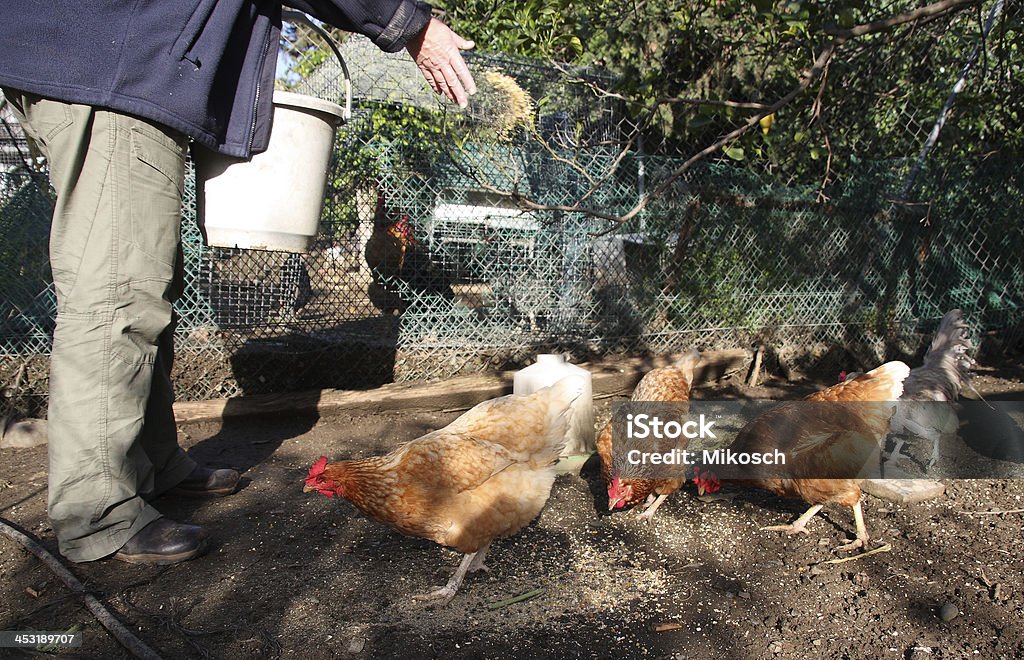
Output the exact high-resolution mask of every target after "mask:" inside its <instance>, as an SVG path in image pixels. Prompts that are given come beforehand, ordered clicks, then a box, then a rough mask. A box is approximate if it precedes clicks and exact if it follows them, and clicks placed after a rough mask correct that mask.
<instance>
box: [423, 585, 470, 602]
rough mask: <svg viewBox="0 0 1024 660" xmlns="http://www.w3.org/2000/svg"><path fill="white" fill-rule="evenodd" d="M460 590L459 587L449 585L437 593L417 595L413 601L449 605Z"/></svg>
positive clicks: (439, 588)
mask: <svg viewBox="0 0 1024 660" xmlns="http://www.w3.org/2000/svg"><path fill="white" fill-rule="evenodd" d="M458 590H459V589H458V587H453V586H452V585H450V584H449V585H446V586H443V587H438V588H437V590H436V591H431V592H430V593H429V594H417V595H415V596H413V597H412V599H413V600H415V601H439V602H438V603H437V604H438V605H447V604H448V603H449V602H451V600H452V598H455V594H456V593H457V592H458Z"/></svg>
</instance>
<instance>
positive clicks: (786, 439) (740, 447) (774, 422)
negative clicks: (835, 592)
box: [694, 362, 910, 550]
mask: <svg viewBox="0 0 1024 660" xmlns="http://www.w3.org/2000/svg"><path fill="white" fill-rule="evenodd" d="M909 373H910V368H909V367H907V365H905V364H903V363H902V362H888V363H886V364H883V365H882V366H880V367H878V368H876V369H874V370H872V371H869V372H867V373H866V374H863V375H861V376H859V377H858V378H856V379H854V380H848V381H846V382H843V383H839V384H838V385H833V386H832V387H829V388H827V389H824V390H822V391H820V392H815V393H814V394H811V395H810V396H808V397H806V398H804V401H817V402H837V403H848V404H849V403H853V404H856V405H836V406H808V405H806V404H804V403H803V402H790V403H784V404H782V405H780V406H778V407H776V408H773V409H772V410H769V411H768V412H766V413H764V414H762V415H759V416H758V417H756V418H755V419H753V420H752V421H750V422H749V423H748V424H747V425H746V426H744V427H743V428H742V429H741V430H740V432H739V434H737V436H736V438H735V440H733V442H732V443H731V444H730V445H729V449H730V450H731V451H733V452H734V453H749V454H753V453H761V454H763V453H766V452H768V453H770V452H773V451H774V450H775V449H778V450H779V451H781V452H782V453H784V454H785V455H786V463H785V464H786V466H787V468H788V469H790V470H791V471H792V473H793V474H844V475H846V474H848V475H856V474H859V473H860V472H861V470H862V469H863V468H864V467H865V464H866V459H868V460H870V459H871V458H872V457H873V458H874V459H876V460H877V458H878V456H879V451H880V447H881V443H882V441H883V440H884V439H885V436H886V434H887V433H888V432H889V423H890V420H891V418H892V416H893V413H894V412H895V407H896V404H895V402H896V400H897V399H899V397H900V394H901V393H902V392H903V381H904V380H905V379H906V377H907V375H908V374H909ZM866 450H867V451H866ZM695 473H696V475H695V477H694V482H695V483H696V484H697V490H698V492H699V493H700V494H702V495H703V494H704V493H705V492H714V491H716V490H718V488H719V484H720V483H721V482H720V480H719V479H718V478H717V476H716V475H715V474H714V473H712V472H710V471H707V470H700V469H699V468H698V469H696V470H695ZM729 481H731V482H732V483H738V484H742V485H749V486H756V487H758V488H764V489H766V490H770V491H772V492H774V493H775V494H776V495H779V496H781V497H790V498H797V499H801V500H803V501H804V502H806V503H808V504H810V505H811V507H810V508H809V509H807V511H806V512H805V513H804V514H803V515H801V516H800V517H799V518H797V519H796V520H795V521H794V522H792V523H791V524H788V525H773V526H771V527H765V528H764V529H765V530H779V531H783V532H786V533H787V534H797V533H804V534H806V533H807V530H806V529H805V526H806V525H807V521H808V520H810V519H811V518H812V517H813V516H814V514H816V513H817V512H818V511H820V510H821V508H822V507H823V506H824V505H826V504H839V505H842V506H848V507H851V508H852V509H853V516H854V521H855V523H856V526H857V538H856V540H854V541H853V542H851V543H848V544H845V545H842V546H840V547H839V548H838V549H840V550H852V549H854V548H863V547H866V546H867V542H868V540H869V538H870V537H869V535H868V532H867V528H866V527H865V525H864V513H863V510H862V509H861V503H860V497H861V490H860V484H861V482H862V481H863V479H861V478H844V479H809V478H808V479H804V478H789V479H783V478H777V479H776V478H773V479H743V480H729Z"/></svg>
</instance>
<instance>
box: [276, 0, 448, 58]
mask: <svg viewBox="0 0 1024 660" xmlns="http://www.w3.org/2000/svg"><path fill="white" fill-rule="evenodd" d="M284 4H286V5H288V6H289V7H294V8H295V9H298V10H299V11H303V12H306V13H307V14H309V15H310V16H313V17H315V18H317V19H319V20H321V21H323V22H325V23H330V24H331V25H333V26H334V27H337V28H341V29H342V30H348V31H350V32H357V33H359V34H363V35H366V36H367V37H369V38H370V40H371V41H373V43H375V44H376V45H377V47H378V48H380V49H381V50H383V51H385V52H388V53H394V52H397V51H399V50H402V49H403V48H405V44H406V43H407V42H408V41H409V40H410V39H412V38H413V37H415V36H416V35H417V34H419V33H420V32H422V31H423V29H424V28H425V27H427V23H428V22H430V12H431V6H430V5H428V4H426V3H424V2H419V1H418V0H284Z"/></svg>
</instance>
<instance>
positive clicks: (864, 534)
mask: <svg viewBox="0 0 1024 660" xmlns="http://www.w3.org/2000/svg"><path fill="white" fill-rule="evenodd" d="M852 508H853V521H854V523H855V524H856V525H857V538H856V539H854V540H853V541H850V542H849V543H845V544H843V545H841V546H839V547H837V548H836V550H856V549H857V548H863V549H865V550H867V547H868V539H870V538H871V537H870V536H869V535H868V529H867V527H866V526H865V525H864V510H863V509H862V508H861V504H860V500H858V501H857V503H856V504H854V505H853V507H852Z"/></svg>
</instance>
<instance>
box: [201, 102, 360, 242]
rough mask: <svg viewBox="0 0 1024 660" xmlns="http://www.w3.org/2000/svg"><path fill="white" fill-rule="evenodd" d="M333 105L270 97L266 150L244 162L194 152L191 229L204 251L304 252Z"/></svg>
mask: <svg viewBox="0 0 1024 660" xmlns="http://www.w3.org/2000/svg"><path fill="white" fill-rule="evenodd" d="M345 117H346V112H345V109H344V108H342V107H341V106H340V105H338V104H336V103H331V102H330V101H325V100H323V99H319V98H316V97H314V96H306V95H303V94H294V93H291V92H279V91H275V92H274V123H273V128H272V129H271V132H270V144H269V146H268V148H267V150H266V151H265V152H263V153H260V154H256V155H255V156H253V157H252V158H251V159H249V160H242V159H239V158H231V157H228V156H222V155H220V154H217V153H214V152H212V151H209V150H207V149H197V150H196V152H197V153H196V198H197V199H196V202H197V204H196V205H197V212H198V213H197V215H198V224H199V228H200V230H201V231H202V233H203V237H204V238H205V239H206V243H207V245H214V246H220V247H238V248H248V249H254V250H281V251H285V252H306V251H307V250H309V247H310V245H311V244H312V243H313V238H314V237H315V236H316V233H317V230H318V229H319V227H320V213H321V212H322V210H323V203H324V189H325V186H326V184H327V168H328V164H329V162H330V158H331V150H332V149H333V148H334V130H335V128H336V127H337V126H338V125H339V124H341V123H342V121H343V120H344V119H345Z"/></svg>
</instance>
